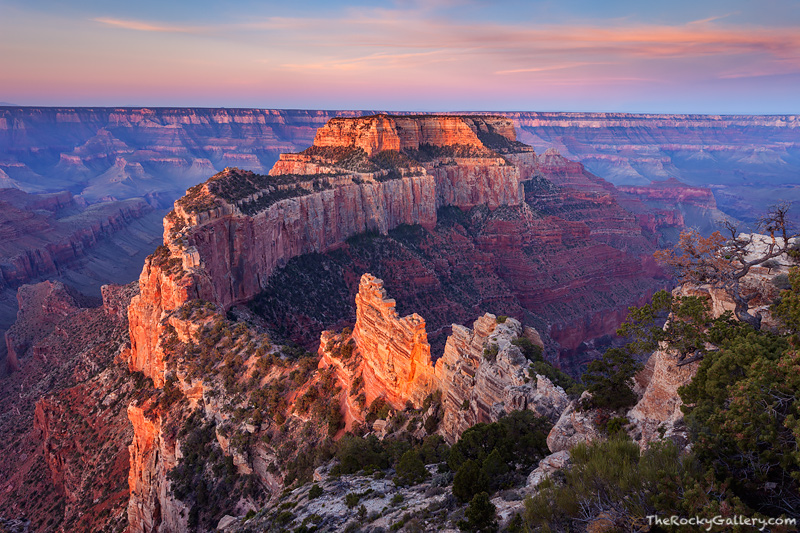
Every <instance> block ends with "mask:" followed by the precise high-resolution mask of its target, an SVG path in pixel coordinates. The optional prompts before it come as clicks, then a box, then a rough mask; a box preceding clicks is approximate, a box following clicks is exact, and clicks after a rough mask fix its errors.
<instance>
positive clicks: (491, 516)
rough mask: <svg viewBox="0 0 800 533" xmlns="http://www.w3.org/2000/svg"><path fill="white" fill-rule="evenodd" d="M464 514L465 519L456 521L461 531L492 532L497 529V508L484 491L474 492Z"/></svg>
mask: <svg viewBox="0 0 800 533" xmlns="http://www.w3.org/2000/svg"><path fill="white" fill-rule="evenodd" d="M464 514H465V515H466V518H467V519H466V520H459V521H458V528H459V529H460V530H461V531H474V532H481V533H484V532H485V533H494V532H495V531H497V529H498V525H497V508H496V507H495V506H494V504H493V503H492V502H491V501H490V500H489V495H488V494H487V493H486V492H480V493H478V494H476V495H475V496H474V497H473V498H472V500H470V502H469V506H468V507H467V510H466V511H465V513H464Z"/></svg>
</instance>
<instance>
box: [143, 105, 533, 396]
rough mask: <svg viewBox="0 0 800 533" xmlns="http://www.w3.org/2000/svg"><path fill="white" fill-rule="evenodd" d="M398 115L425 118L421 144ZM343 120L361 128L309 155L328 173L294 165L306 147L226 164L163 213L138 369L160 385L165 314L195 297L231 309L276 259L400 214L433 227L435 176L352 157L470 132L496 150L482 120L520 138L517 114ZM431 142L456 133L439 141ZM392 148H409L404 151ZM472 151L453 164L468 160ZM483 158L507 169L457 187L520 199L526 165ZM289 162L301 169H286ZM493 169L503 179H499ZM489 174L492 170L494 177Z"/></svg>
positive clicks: (379, 227)
mask: <svg viewBox="0 0 800 533" xmlns="http://www.w3.org/2000/svg"><path fill="white" fill-rule="evenodd" d="M409 121H410V122H409ZM396 122H399V123H400V124H402V125H404V126H403V127H401V128H400V129H401V130H403V131H405V130H410V129H411V126H410V125H413V124H417V123H419V124H420V126H419V128H417V129H415V130H414V131H417V132H418V134H419V135H421V137H420V138H418V139H417V141H416V144H414V143H411V141H410V140H409V139H412V138H414V137H413V135H417V134H413V135H412V133H404V134H403V139H404V140H403V143H401V144H398V143H400V140H399V139H400V137H399V134H398V132H397V129H396V128H395V130H394V131H392V130H391V129H390V128H387V127H386V124H394V123H396ZM351 123H352V124H351ZM336 124H338V125H339V126H341V128H339V129H342V128H345V126H344V125H346V124H350V126H348V127H350V129H349V130H347V131H348V132H349V131H351V130H352V135H350V134H348V135H349V136H348V135H344V134H342V135H343V136H342V137H341V138H339V141H336V142H338V144H334V140H335V139H336V138H337V137H336V135H333V134H331V133H330V129H331V128H333V126H331V127H330V128H328V130H325V131H322V132H321V133H320V134H319V138H320V141H319V142H320V143H321V144H315V145H314V147H312V148H315V149H317V150H316V151H315V150H312V149H309V151H308V154H306V155H305V156H304V159H305V161H306V162H314V161H317V162H321V163H322V164H324V165H327V166H324V167H319V166H312V167H310V168H311V170H313V171H315V172H316V171H318V170H320V169H321V168H324V169H325V172H324V173H317V174H296V173H294V172H300V171H307V170H309V167H307V166H303V165H299V166H298V161H299V160H300V159H303V158H299V159H297V160H295V161H294V162H293V163H292V164H291V165H289V167H286V166H285V165H284V166H281V165H278V166H277V167H276V169H274V170H273V173H271V175H270V176H257V175H254V174H252V173H246V172H245V173H243V172H240V171H237V170H234V169H227V170H225V171H224V172H222V173H220V174H217V175H216V176H214V177H213V178H211V179H210V180H209V181H208V182H206V183H205V184H203V185H200V186H196V187H193V188H192V189H191V190H190V191H188V193H187V195H186V196H185V197H184V198H182V199H180V200H178V201H177V202H176V204H175V209H174V210H173V212H172V213H170V214H169V215H168V216H167V218H166V219H165V224H164V243H165V245H166V246H165V247H164V248H162V249H160V250H159V252H157V253H156V254H154V255H153V256H151V257H149V258H148V260H147V262H146V263H145V267H144V269H143V271H142V275H141V276H140V278H139V282H140V285H141V295H140V296H139V297H138V298H136V299H135V300H134V302H133V303H132V305H131V308H130V311H129V318H130V323H131V359H130V361H131V369H132V370H142V371H143V372H144V373H145V374H146V375H147V376H149V377H151V378H152V379H153V380H154V382H155V383H156V385H160V384H162V383H163V370H164V367H163V356H162V355H161V354H160V352H159V350H160V349H159V346H158V344H159V338H160V332H161V329H160V326H159V324H160V321H161V320H162V318H163V315H164V313H166V312H168V311H170V310H172V309H175V308H177V307H178V306H179V305H181V304H182V303H184V302H186V301H188V300H189V299H195V298H199V299H203V300H207V301H210V302H213V303H215V304H217V305H220V306H221V307H223V308H225V309H227V308H229V307H231V306H232V305H234V304H236V303H240V302H244V301H246V300H248V299H250V298H252V297H253V296H255V295H256V294H258V293H259V292H260V291H261V290H262V289H263V288H264V286H265V285H266V283H267V280H268V278H269V276H270V274H271V273H272V272H273V271H274V270H275V269H276V268H278V267H280V266H282V265H284V264H286V262H287V261H288V260H289V259H291V258H293V257H296V256H298V255H302V254H307V253H311V252H325V251H328V250H331V249H333V248H335V247H337V246H340V245H341V244H342V243H343V242H344V241H345V240H346V239H347V238H348V237H350V236H352V235H356V234H358V233H362V232H365V231H375V232H379V233H386V232H387V231H388V230H390V229H392V228H394V227H397V226H398V225H400V224H420V225H422V226H423V227H428V228H432V227H433V226H434V225H435V224H436V207H437V205H438V203H439V202H438V201H437V198H439V196H440V193H439V190H440V188H439V186H438V184H437V181H436V179H435V178H434V177H433V176H431V175H430V174H428V173H427V172H426V171H425V170H424V169H423V168H421V167H419V166H413V165H412V166H410V167H408V168H401V169H400V170H395V174H394V175H391V176H389V175H388V174H387V171H386V170H380V169H378V170H374V171H371V172H354V171H351V170H349V169H348V168H346V167H351V168H352V167H354V165H355V166H356V167H357V168H373V167H374V163H373V162H372V161H371V160H368V159H365V157H366V155H365V154H367V155H368V154H376V153H382V152H385V150H382V151H380V152H375V150H377V148H380V147H383V146H384V145H386V146H395V145H397V146H400V147H404V146H417V147H420V146H436V147H438V148H439V149H441V150H444V152H445V153H450V152H449V151H448V150H450V149H451V148H452V147H454V146H459V147H461V146H464V145H463V144H460V143H465V142H467V141H469V142H470V143H471V144H469V145H468V150H467V151H469V150H473V151H478V152H480V154H481V155H482V156H485V155H487V154H492V153H494V152H492V151H491V150H490V149H489V148H488V147H486V146H485V145H484V144H483V143H482V142H481V141H480V139H479V138H478V135H477V133H475V132H474V131H473V128H475V129H476V130H479V126H480V127H482V128H483V129H484V130H488V129H489V128H492V132H493V134H494V135H497V136H500V137H502V139H504V140H505V141H506V142H507V143H510V144H511V146H512V148H514V147H516V146H517V144H514V143H516V141H515V139H514V138H513V127H512V126H511V125H510V122H509V121H507V120H504V119H497V118H491V117H490V118H489V119H482V118H481V119H478V118H474V119H470V120H469V121H466V120H465V119H462V118H457V117H440V118H438V119H437V117H421V118H403V119H400V118H398V117H391V116H385V115H380V116H377V117H367V118H364V119H355V120H353V119H351V120H349V121H348V120H340V121H339V122H338V123H336ZM437 124H438V126H437ZM454 124H460V126H454ZM437 127H438V128H439V130H441V131H439V130H437ZM345 129H346V128H345ZM334 130H336V128H334ZM451 130H453V131H451ZM336 131H338V130H336ZM498 131H499V132H502V133H505V134H506V135H508V136H509V138H507V137H503V136H502V135H501V133H497V132H498ZM437 132H438V133H437ZM353 136H356V137H357V138H356V137H353ZM351 137H353V138H352V139H351ZM432 142H439V143H450V144H442V145H431V144H429V143H432ZM409 143H411V144H409ZM453 143H456V144H453ZM362 145H363V146H366V147H367V148H369V150H370V151H369V152H367V151H366V150H364V149H363V147H362ZM373 145H374V146H373ZM329 149H334V151H333V152H331V151H330V150H329ZM337 149H343V150H344V151H342V150H338V151H337ZM356 149H357V150H360V151H357V152H355V157H356V160H357V161H356V163H357V165H356V163H354V162H353V159H352V157H351V159H349V160H348V162H347V163H343V162H342V160H341V159H337V157H339V158H340V157H341V154H342V153H346V154H350V156H353V150H356ZM514 149H517V148H514ZM320 150H321V151H320ZM519 150H522V148H519ZM393 157H405V156H401V155H400V153H399V152H397V155H396V156H393ZM359 158H360V159H359ZM467 159H469V158H467ZM463 160H464V158H461V159H459V160H458V162H456V163H453V165H455V166H456V167H459V168H461V167H464V164H463V163H464V161H463ZM470 160H471V159H470ZM477 161H478V162H477V163H476V165H477V167H480V168H482V169H488V168H492V169H495V168H496V169H498V170H497V172H496V173H492V172H489V171H488V170H487V171H486V172H484V173H483V174H481V172H483V171H479V172H478V173H479V174H480V175H481V177H480V179H478V178H476V179H473V180H466V181H465V182H464V183H459V187H460V188H461V189H462V190H465V191H467V192H465V193H463V194H461V193H458V194H455V193H454V194H450V193H448V194H450V195H451V196H454V197H456V198H461V197H462V196H463V198H464V201H465V202H466V205H467V206H469V205H473V203H474V202H476V201H483V200H486V195H485V194H484V193H483V192H480V191H486V190H488V191H489V192H488V193H486V194H488V195H489V196H491V197H492V198H494V199H495V203H496V202H506V201H509V202H516V203H519V202H520V201H521V192H520V191H521V185H520V182H519V171H518V170H517V169H516V167H514V166H512V165H510V164H508V163H507V162H506V160H505V159H503V158H501V157H500V156H498V155H497V154H495V157H494V158H490V160H488V161H487V160H486V158H485V157H482V158H479V159H478V160H477ZM287 164H288V163H287ZM343 165H344V166H343ZM358 165H361V166H360V167H359V166H358ZM370 165H372V166H370ZM464 168H466V167H464ZM287 170H291V171H293V173H291V174H285V173H283V172H285V171H287ZM464 171H465V172H468V173H469V172H470V170H469V169H466V170H464ZM495 178H497V179H499V181H500V183H499V184H498V185H497V186H492V183H495V181H497V180H495ZM487 180H488V182H491V183H488V186H487ZM506 181H508V182H509V183H510V184H511V185H507V184H506ZM470 191H473V192H470ZM506 193H508V195H509V196H510V197H507V195H506ZM490 203H491V202H490ZM247 213H249V214H247Z"/></svg>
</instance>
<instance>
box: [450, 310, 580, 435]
mask: <svg viewBox="0 0 800 533" xmlns="http://www.w3.org/2000/svg"><path fill="white" fill-rule="evenodd" d="M522 334H523V328H522V325H521V324H520V323H519V322H518V321H517V320H515V319H513V318H508V319H506V320H505V321H504V322H502V323H498V322H497V317H495V316H494V315H492V314H490V313H487V314H485V315H484V316H482V317H480V318H479V319H478V320H476V321H475V323H474V324H473V329H471V330H470V329H469V328H465V327H463V326H458V325H455V324H454V325H453V333H452V335H451V336H450V337H449V338H448V339H447V344H445V348H444V355H443V356H442V357H441V358H440V359H439V360H438V361H436V377H437V379H438V384H439V388H440V390H441V391H442V404H443V406H444V415H443V417H442V423H441V425H440V431H441V433H442V435H443V436H444V437H445V438H446V439H447V440H448V441H449V442H455V441H456V440H457V439H458V437H459V435H461V433H463V432H464V431H465V430H466V429H467V428H469V427H471V426H473V425H475V424H478V423H480V422H494V421H496V420H497V419H498V418H500V417H502V416H503V415H505V414H507V413H509V412H511V411H515V410H524V409H530V410H532V411H535V412H536V414H538V415H539V416H545V417H547V418H549V419H550V421H551V422H555V420H557V419H558V416H559V415H560V413H561V411H562V410H563V409H564V408H565V407H566V405H567V404H568V403H569V400H568V398H567V395H566V393H565V392H564V390H563V389H561V388H560V387H556V386H555V385H553V384H552V383H551V382H550V380H548V379H547V378H545V377H543V376H539V375H535V378H534V376H531V375H530V374H529V372H528V365H529V362H528V360H527V359H525V357H524V356H523V355H522V353H521V351H520V350H519V348H518V347H516V346H515V345H513V344H512V341H514V340H515V339H518V338H520V337H521V336H522ZM532 378H534V379H535V383H534V382H533V381H532Z"/></svg>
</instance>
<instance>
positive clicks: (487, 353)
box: [483, 344, 500, 363]
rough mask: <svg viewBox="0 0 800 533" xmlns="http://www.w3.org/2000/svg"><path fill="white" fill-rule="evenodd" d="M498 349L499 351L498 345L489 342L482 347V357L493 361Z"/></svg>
mask: <svg viewBox="0 0 800 533" xmlns="http://www.w3.org/2000/svg"><path fill="white" fill-rule="evenodd" d="M498 351H500V347H499V346H497V345H496V344H490V345H488V346H487V347H486V348H484V349H483V358H484V359H486V360H487V361H489V362H491V363H494V360H495V359H497V352H498Z"/></svg>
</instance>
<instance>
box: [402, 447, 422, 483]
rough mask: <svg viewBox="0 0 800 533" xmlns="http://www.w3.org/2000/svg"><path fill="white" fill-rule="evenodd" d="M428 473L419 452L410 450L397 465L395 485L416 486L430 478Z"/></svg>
mask: <svg viewBox="0 0 800 533" xmlns="http://www.w3.org/2000/svg"><path fill="white" fill-rule="evenodd" d="M428 475H429V474H428V471H427V470H426V469H425V465H424V464H423V463H422V459H421V458H420V456H419V452H417V451H416V450H408V451H407V452H406V453H404V454H403V456H402V457H401V458H400V462H399V463H398V464H397V474H396V475H395V477H394V483H395V485H398V486H408V485H416V484H417V483H422V482H423V481H425V479H427V477H428Z"/></svg>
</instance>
